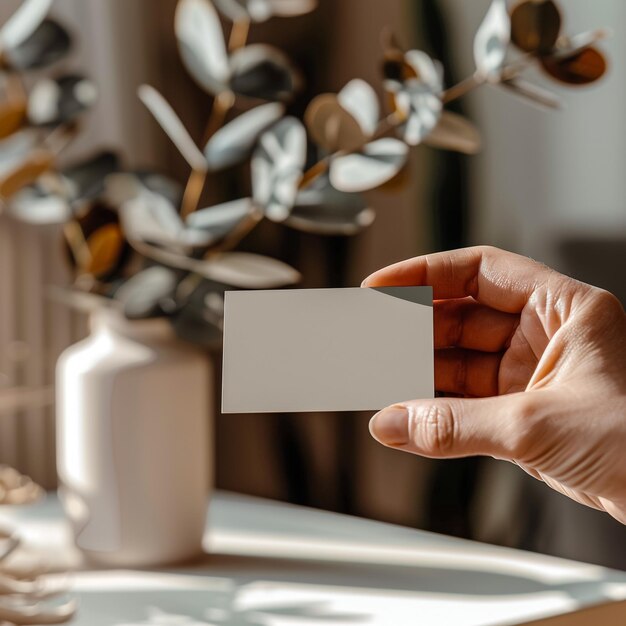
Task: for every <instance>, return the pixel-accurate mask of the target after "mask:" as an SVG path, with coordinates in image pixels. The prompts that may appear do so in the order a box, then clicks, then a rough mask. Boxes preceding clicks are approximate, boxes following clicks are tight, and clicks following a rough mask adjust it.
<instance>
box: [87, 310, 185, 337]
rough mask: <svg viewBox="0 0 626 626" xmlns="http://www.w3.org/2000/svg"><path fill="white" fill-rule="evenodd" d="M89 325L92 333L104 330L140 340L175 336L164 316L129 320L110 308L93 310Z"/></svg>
mask: <svg viewBox="0 0 626 626" xmlns="http://www.w3.org/2000/svg"><path fill="white" fill-rule="evenodd" d="M89 325H90V328H91V331H92V332H93V333H97V332H105V333H109V334H113V335H117V336H123V337H128V338H129V339H136V340H140V341H146V340H148V341H171V340H174V339H175V338H176V335H175V333H174V329H173V328H172V325H171V324H170V323H169V321H168V320H167V319H166V318H153V319H147V320H130V319H128V318H127V317H126V316H125V315H124V314H123V313H122V312H120V311H117V310H115V309H110V308H103V309H99V310H97V311H94V312H93V313H92V314H91V317H90V319H89Z"/></svg>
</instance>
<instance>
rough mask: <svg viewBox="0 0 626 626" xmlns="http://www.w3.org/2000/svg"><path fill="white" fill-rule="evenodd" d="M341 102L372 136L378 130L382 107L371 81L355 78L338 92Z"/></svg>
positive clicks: (368, 134)
mask: <svg viewBox="0 0 626 626" xmlns="http://www.w3.org/2000/svg"><path fill="white" fill-rule="evenodd" d="M337 100H338V101H339V104H340V105H341V106H342V107H343V108H344V109H345V110H346V111H348V113H350V114H351V115H352V117H354V119H355V120H356V121H357V122H358V123H359V126H360V127H361V129H362V130H363V133H364V134H366V135H367V136H368V137H371V136H372V135H373V134H374V133H375V132H376V127H377V126H378V118H379V115H380V107H379V104H378V97H377V96H376V92H375V91H374V89H373V88H372V87H371V85H370V84H369V83H366V82H365V81H364V80H361V79H360V78H355V79H353V80H351V81H350V82H349V83H347V84H346V85H345V87H344V88H343V89H342V90H341V91H340V92H339V93H338V94H337Z"/></svg>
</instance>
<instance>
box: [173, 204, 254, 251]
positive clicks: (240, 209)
mask: <svg viewBox="0 0 626 626" xmlns="http://www.w3.org/2000/svg"><path fill="white" fill-rule="evenodd" d="M257 211H258V210H257V208H256V207H255V206H254V203H253V202H252V198H241V199H239V200H233V201H232V202H225V203H223V204H218V205H215V206H212V207H208V208H206V209H200V210H198V211H194V212H193V213H190V214H189V215H188V216H187V219H186V220H185V221H186V224H187V227H188V228H192V229H198V230H201V231H204V232H206V233H207V234H210V236H211V241H212V242H214V241H219V240H220V239H223V238H224V237H226V236H227V235H228V234H230V233H231V232H232V231H233V230H234V229H236V228H237V227H238V226H239V225H241V224H242V223H244V222H246V221H247V220H249V219H251V218H252V217H253V216H254V215H255V214H256V213H257Z"/></svg>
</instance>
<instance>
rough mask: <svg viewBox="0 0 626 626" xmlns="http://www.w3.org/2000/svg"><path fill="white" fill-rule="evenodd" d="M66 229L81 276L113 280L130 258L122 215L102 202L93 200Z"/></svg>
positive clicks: (69, 249) (69, 251)
mask: <svg viewBox="0 0 626 626" xmlns="http://www.w3.org/2000/svg"><path fill="white" fill-rule="evenodd" d="M63 232H64V235H65V240H66V250H67V255H68V259H69V260H70V262H71V264H72V266H73V267H74V269H75V271H76V273H77V274H78V275H79V276H83V275H85V274H86V275H89V276H92V277H93V278H94V279H96V280H98V281H103V282H106V281H109V280H112V279H113V278H115V277H116V276H117V275H118V273H119V272H120V271H121V270H122V268H123V267H124V266H125V264H126V261H127V260H128V258H129V254H130V249H129V246H128V244H127V242H126V240H125V238H124V234H123V232H122V226H121V224H120V218H119V215H118V214H117V212H116V211H114V210H113V209H112V208H111V207H109V206H107V205H106V204H103V203H101V202H99V201H96V202H92V203H91V204H90V205H89V207H88V209H87V210H86V211H84V212H83V213H81V215H80V216H78V217H77V218H76V219H75V220H73V221H71V222H69V223H68V224H67V226H66V228H65V229H64V231H63Z"/></svg>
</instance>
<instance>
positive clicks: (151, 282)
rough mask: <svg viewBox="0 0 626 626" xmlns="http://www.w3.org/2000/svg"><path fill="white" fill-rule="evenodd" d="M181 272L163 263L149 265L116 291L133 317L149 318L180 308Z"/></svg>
mask: <svg viewBox="0 0 626 626" xmlns="http://www.w3.org/2000/svg"><path fill="white" fill-rule="evenodd" d="M178 283H179V276H178V274H177V273H176V272H175V271H173V270H171V269H169V268H167V267H161V266H153V267H149V268H147V269H145V270H142V271H141V272H139V273H137V274H135V275H134V276H132V277H131V278H129V279H128V280H127V281H126V282H124V283H123V284H122V286H121V287H120V288H119V289H118V290H117V291H116V292H115V300H117V301H118V302H120V303H121V304H122V308H123V311H124V314H125V315H126V317H128V318H129V319H146V318H150V317H158V316H162V315H165V314H171V313H173V312H174V311H175V310H176V308H177V307H176V299H175V295H176V288H177V286H178Z"/></svg>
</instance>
